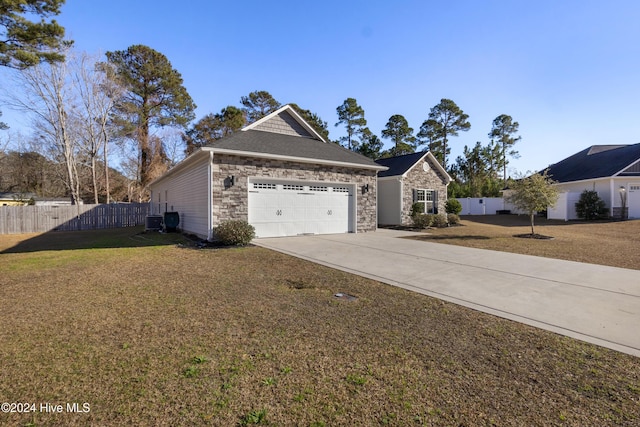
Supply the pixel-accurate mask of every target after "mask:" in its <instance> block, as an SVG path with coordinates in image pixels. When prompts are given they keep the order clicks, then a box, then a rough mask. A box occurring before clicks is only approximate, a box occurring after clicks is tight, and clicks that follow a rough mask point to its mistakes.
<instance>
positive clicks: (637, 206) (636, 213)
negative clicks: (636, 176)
mask: <svg viewBox="0 0 640 427" xmlns="http://www.w3.org/2000/svg"><path fill="white" fill-rule="evenodd" d="M627 205H628V206H629V218H640V183H632V184H629V195H628V197H627Z"/></svg>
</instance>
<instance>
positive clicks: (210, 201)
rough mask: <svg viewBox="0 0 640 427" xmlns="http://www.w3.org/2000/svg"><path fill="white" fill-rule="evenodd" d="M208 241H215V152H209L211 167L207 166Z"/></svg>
mask: <svg viewBox="0 0 640 427" xmlns="http://www.w3.org/2000/svg"><path fill="white" fill-rule="evenodd" d="M207 172H208V176H209V179H208V182H207V210H208V212H207V230H208V231H207V233H208V234H207V240H208V241H209V242H211V241H212V240H213V151H209V165H208V166H207Z"/></svg>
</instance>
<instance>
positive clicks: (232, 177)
mask: <svg viewBox="0 0 640 427" xmlns="http://www.w3.org/2000/svg"><path fill="white" fill-rule="evenodd" d="M234 185H236V177H235V175H231V176H230V177H229V187H233V186H234Z"/></svg>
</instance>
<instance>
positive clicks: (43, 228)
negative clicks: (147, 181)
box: [0, 203, 149, 234]
mask: <svg viewBox="0 0 640 427" xmlns="http://www.w3.org/2000/svg"><path fill="white" fill-rule="evenodd" d="M148 213H149V204H148V203H123V204H120V203H118V204H109V205H76V206H0V234H20V233H42V232H47V231H77V230H96V229H104V228H119V227H133V226H136V225H144V223H145V217H146V216H147V214H148Z"/></svg>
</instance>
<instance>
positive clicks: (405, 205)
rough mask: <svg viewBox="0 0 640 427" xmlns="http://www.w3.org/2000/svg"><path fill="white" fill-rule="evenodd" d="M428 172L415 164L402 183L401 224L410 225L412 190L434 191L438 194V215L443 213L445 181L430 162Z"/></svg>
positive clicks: (445, 196)
mask: <svg viewBox="0 0 640 427" xmlns="http://www.w3.org/2000/svg"><path fill="white" fill-rule="evenodd" d="M427 163H429V170H428V171H425V170H423V169H422V162H418V163H416V164H415V165H414V166H413V168H411V169H410V170H409V172H408V173H407V176H406V177H405V178H404V181H403V190H402V191H403V194H402V224H403V225H411V224H412V222H413V221H412V220H411V205H413V189H426V190H436V191H437V192H438V213H445V209H444V204H445V203H446V201H447V186H446V185H445V184H444V183H445V182H446V181H447V179H446V177H444V176H442V175H441V174H440V173H439V172H438V171H437V170H436V169H435V167H434V165H433V164H431V162H429V161H428V162H427Z"/></svg>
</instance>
